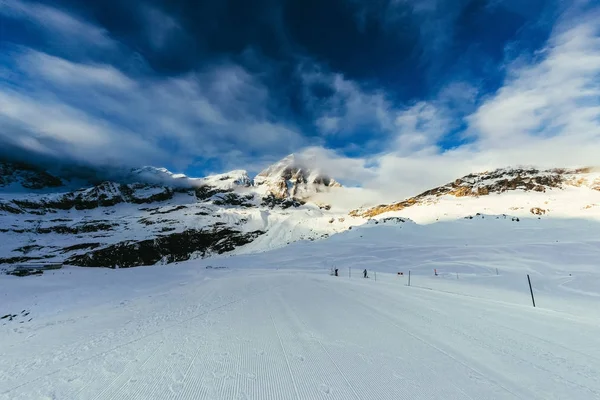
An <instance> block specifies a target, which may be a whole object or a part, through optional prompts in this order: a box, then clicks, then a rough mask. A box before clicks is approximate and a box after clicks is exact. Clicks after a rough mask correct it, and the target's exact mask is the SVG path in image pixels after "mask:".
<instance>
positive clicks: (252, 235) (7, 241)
mask: <svg viewBox="0 0 600 400" xmlns="http://www.w3.org/2000/svg"><path fill="white" fill-rule="evenodd" d="M11 168H12V167H11ZM14 168H17V167H14ZM28 168H29V167H28ZM289 168H292V167H289ZM289 168H288V167H285V168H284V170H285V171H283V172H282V173H281V174H280V175H277V178H275V181H277V179H280V178H281V179H284V180H286V181H287V180H290V179H295V182H296V189H295V190H292V191H290V192H289V193H288V192H286V193H285V194H282V195H281V196H276V195H275V194H274V193H272V192H271V191H270V187H267V186H269V185H263V186H257V185H255V184H254V182H253V180H252V179H250V178H249V177H248V174H247V173H246V171H242V170H237V171H231V172H228V173H225V174H218V175H211V176H207V177H204V178H189V177H187V176H185V175H182V174H173V173H171V172H169V171H168V170H166V169H164V168H153V167H144V168H140V169H136V170H131V171H124V172H122V171H120V172H118V173H113V172H110V171H109V173H106V174H103V173H102V171H100V172H99V173H98V174H96V176H107V175H114V176H120V177H122V178H123V179H124V181H104V182H102V181H100V182H98V183H90V182H92V180H86V179H82V180H80V178H76V180H75V181H71V180H69V178H56V179H57V181H55V182H54V183H55V184H57V185H58V183H59V182H62V181H61V179H62V180H66V181H67V182H68V184H69V185H67V186H59V187H58V188H57V189H56V190H43V191H33V190H24V189H27V188H26V187H25V186H23V182H25V181H24V180H23V179H22V177H23V176H29V175H28V174H29V172H28V171H30V169H26V170H25V171H22V170H18V168H17V169H10V171H8V170H4V172H6V174H5V175H3V176H2V177H3V180H2V182H8V181H10V182H13V183H14V181H13V176H16V177H19V179H20V180H19V181H18V182H19V183H18V184H19V185H21V186H19V187H16V189H20V190H14V187H13V186H14V185H13V186H11V187H10V188H8V190H2V187H0V240H2V241H3V246H0V264H13V263H19V262H25V261H33V260H40V261H41V260H44V261H52V262H69V263H71V264H74V265H83V266H106V267H114V266H116V265H118V266H120V267H129V266H137V265H147V264H154V263H157V262H166V263H168V262H174V261H182V260H186V259H188V258H190V257H205V256H209V255H210V254H221V253H223V252H229V251H233V250H234V249H236V248H237V247H240V246H245V245H247V244H249V243H250V242H252V241H255V240H256V239H257V238H259V237H261V236H262V237H264V236H265V235H263V233H265V232H267V231H269V230H270V229H271V228H272V227H273V226H277V224H282V225H284V226H285V228H284V230H277V229H276V232H280V233H282V234H283V236H285V237H284V238H279V237H278V236H279V235H274V236H273V237H271V236H268V235H266V236H267V239H263V238H261V241H260V243H263V242H264V243H265V245H266V246H268V248H275V247H278V246H282V245H284V244H285V243H288V242H293V241H296V240H303V239H309V240H314V239H315V238H323V237H326V236H328V235H329V234H330V233H333V232H336V231H339V230H343V229H344V227H343V224H340V225H335V226H332V227H330V228H328V229H323V228H322V227H321V226H319V224H316V225H314V226H313V228H314V229H313V228H308V227H306V228H304V227H302V228H295V227H296V226H297V225H300V224H299V221H304V220H305V219H306V215H307V210H304V209H302V208H301V207H302V206H303V205H304V204H305V203H306V202H305V200H302V199H299V198H296V197H295V196H294V193H300V192H302V193H303V194H307V193H316V192H318V190H321V187H325V186H327V185H332V184H333V182H334V181H333V180H327V179H326V178H323V177H320V176H319V175H318V174H313V173H311V174H313V175H311V176H309V175H310V174H309V175H307V173H306V172H303V171H304V170H303V171H300V170H299V169H295V170H294V171H291V170H289ZM7 171H8V172H7ZM32 171H35V173H36V174H37V175H36V177H39V176H46V175H44V172H43V171H39V170H32ZM280 172H281V171H280ZM47 175H48V176H52V175H50V174H47ZM91 175H94V174H91ZM292 175H293V176H294V177H295V178H293V177H292ZM266 178H268V179H266V180H265V181H263V183H264V182H266V181H269V179H270V178H273V177H272V176H270V177H266ZM309 178H310V179H309ZM49 179H50V178H49ZM138 179H139V181H136V180H138ZM73 182H76V183H73ZM77 182H85V183H86V185H87V187H85V188H82V189H79V190H72V191H69V188H73V186H74V185H75V184H77ZM269 182H270V181H269ZM50 183H52V181H51V182H50ZM10 184H11V185H12V183H10ZM311 210H312V208H311ZM318 210H319V211H318V212H315V211H314V210H313V211H311V215H313V216H316V218H319V215H320V214H324V213H327V212H329V208H328V207H322V206H320V208H319V209H318ZM332 213H333V212H332ZM330 217H331V216H325V215H320V218H324V219H325V220H327V219H329V218H330ZM302 225H306V224H302ZM308 225H310V224H308ZM291 230H295V231H294V232H290V231H291ZM296 231H297V233H296ZM260 243H257V246H256V249H257V251H261V247H260V246H261V244H260ZM273 243H275V244H273ZM253 249H254V247H253ZM255 251H256V250H255Z"/></svg>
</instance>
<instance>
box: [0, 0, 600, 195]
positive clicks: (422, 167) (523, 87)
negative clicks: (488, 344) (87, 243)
mask: <svg viewBox="0 0 600 400" xmlns="http://www.w3.org/2000/svg"><path fill="white" fill-rule="evenodd" d="M254 2H256V4H254V5H253V6H252V5H250V4H247V3H244V2H241V1H233V2H230V4H229V3H228V4H224V3H223V4H215V3H214V2H208V1H200V2H191V1H186V0H173V1H170V2H166V1H164V2H163V1H160V0H156V1H141V0H140V1H137V2H131V3H127V4H124V3H120V2H117V1H116V0H107V1H104V2H100V1H96V0H93V1H90V2H86V3H85V4H83V3H81V2H75V1H72V0H60V1H57V2H47V1H39V2H27V3H26V2H23V1H22V0H5V1H4V2H2V5H1V6H0V24H3V25H4V26H6V27H8V28H9V29H4V30H3V32H9V33H8V34H3V36H2V37H0V47H1V48H2V49H3V51H2V53H1V55H0V125H1V126H2V129H0V145H3V146H4V148H9V147H10V148H11V149H12V148H19V149H22V150H23V152H24V153H26V154H31V155H32V156H31V157H32V158H34V157H35V154H43V155H46V156H48V157H56V158H57V159H62V160H73V161H74V162H78V163H85V164H88V165H96V166H109V165H115V164H120V165H130V166H136V165H142V164H144V165H146V164H154V165H164V166H166V167H168V168H169V169H174V170H179V171H185V172H188V173H190V174H193V175H198V174H202V173H208V172H220V171H223V170H226V169H238V168H243V169H250V170H251V172H257V171H258V170H259V169H262V167H263V166H265V165H267V164H269V163H271V162H273V161H275V160H278V159H280V158H281V157H282V156H283V155H285V154H289V153H292V152H296V153H299V154H300V155H301V156H304V157H310V159H311V160H314V162H317V163H320V164H321V165H323V168H324V169H326V172H327V173H328V174H329V175H331V176H333V177H335V178H336V179H337V180H340V181H342V183H344V184H350V186H352V185H359V186H363V187H365V188H370V189H372V193H379V194H377V195H374V196H373V198H377V197H382V196H383V197H388V198H391V200H394V199H397V198H398V197H403V196H406V195H409V194H412V193H414V192H416V191H419V190H423V189H427V188H428V187H431V186H434V185H438V184H442V183H445V182H446V181H448V180H451V179H453V178H455V177H456V176H462V175H464V174H466V173H469V172H472V171H476V170H482V169H490V168H495V167H502V166H506V165H515V164H533V165H540V166H550V167H553V166H577V165H582V164H593V163H595V162H596V161H595V160H596V154H597V153H598V151H599V150H600V148H599V146H600V140H599V139H600V128H599V123H600V122H599V121H600V101H599V100H598V99H599V98H600V96H599V94H600V93H599V92H600V84H599V81H598V76H600V31H599V28H598V24H597V23H596V22H595V21H597V20H598V17H599V15H600V14H599V12H600V10H599V9H598V7H597V5H596V6H594V4H593V3H591V2H581V1H575V0H573V1H570V2H568V1H567V2H544V1H532V2H528V3H527V4H524V3H523V2H517V1H508V2H496V1H491V0H490V1H487V2H481V1H475V0H461V1H459V2H453V1H449V0H427V1H418V2H417V1H412V0H385V1H381V2H379V1H378V2H365V1H362V0H336V1H334V2H328V3H327V4H324V3H322V2H316V1H312V0H311V1H305V2H301V1H295V0H293V1H289V2H284V3H277V4H274V3H273V4H272V2H271V1H270V0H254ZM567 3H568V4H567ZM269 4H270V5H271V6H272V7H267V6H268V5H269ZM261 10H265V11H264V12H263V11H261ZM308 15H312V16H313V17H314V18H311V19H307V18H305V17H306V16H308ZM328 15H337V18H333V19H332V18H324V17H325V16H328ZM322 17H323V18H322ZM307 21H310V22H307ZM32 28H33V29H32ZM380 190H382V191H383V192H385V193H383V192H377V191H380Z"/></svg>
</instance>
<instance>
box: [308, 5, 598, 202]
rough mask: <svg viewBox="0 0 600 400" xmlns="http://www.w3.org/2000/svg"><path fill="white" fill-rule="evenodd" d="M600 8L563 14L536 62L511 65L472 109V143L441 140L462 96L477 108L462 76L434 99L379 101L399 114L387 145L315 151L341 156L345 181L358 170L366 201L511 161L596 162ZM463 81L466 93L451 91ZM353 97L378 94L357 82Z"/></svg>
mask: <svg viewBox="0 0 600 400" xmlns="http://www.w3.org/2000/svg"><path fill="white" fill-rule="evenodd" d="M599 17H600V13H599V12H598V10H596V12H592V13H588V17H587V18H583V19H582V18H581V16H579V18H578V19H569V20H568V21H566V20H565V21H561V23H560V24H559V25H558V26H557V27H556V29H555V31H554V34H553V35H552V37H551V39H550V40H549V42H548V44H547V46H546V47H545V48H544V49H542V50H540V51H539V53H538V54H537V56H536V58H535V60H536V61H534V62H532V63H530V64H523V62H522V61H521V60H519V62H515V63H514V64H512V65H509V66H508V67H507V70H508V74H507V77H506V80H505V82H504V84H503V86H502V87H501V88H500V89H499V90H498V91H497V92H496V93H494V94H492V95H490V96H488V97H486V98H483V99H482V100H481V101H480V102H479V105H478V106H477V107H476V108H475V109H474V111H473V112H472V113H471V114H470V115H468V116H467V118H466V122H467V127H466V128H465V130H464V132H462V135H467V138H469V139H470V142H469V143H468V144H463V145H461V146H460V147H458V148H455V149H452V150H447V151H444V150H443V149H441V148H439V147H438V146H437V145H436V143H437V141H438V140H439V139H440V138H442V137H443V136H444V135H446V134H448V133H451V132H453V131H454V129H456V128H457V127H458V124H457V123H458V122H460V119H457V115H456V114H455V112H456V101H457V99H458V101H459V103H460V104H466V105H467V106H468V107H467V108H465V109H468V108H469V107H473V104H474V98H475V97H476V96H477V91H476V89H474V88H471V87H469V86H468V85H466V86H464V85H462V84H461V85H458V86H456V85H454V86H453V85H451V86H449V87H448V88H446V89H443V90H442V91H441V92H440V94H439V96H438V98H437V99H434V100H432V101H429V102H422V103H417V104H415V105H412V106H410V107H407V108H405V109H394V108H391V107H389V106H386V107H380V108H378V109H379V110H383V112H385V113H386V114H385V115H384V116H382V117H380V120H382V121H389V120H393V121H394V125H393V131H394V133H393V135H392V137H393V140H392V141H391V142H390V146H389V148H388V150H387V151H385V152H382V153H380V154H378V155H375V156H373V157H370V158H362V159H356V158H346V157H343V156H332V155H331V154H327V153H326V152H324V151H318V150H315V149H312V150H311V151H312V152H313V154H319V155H320V160H319V162H321V163H324V165H328V164H327V162H328V161H327V159H330V158H333V159H335V165H334V167H335V170H336V171H337V172H339V173H340V175H338V176H339V177H340V179H341V180H344V179H346V178H348V179H351V177H352V176H355V177H358V179H359V180H360V182H361V184H362V185H363V186H364V187H366V188H368V189H370V192H369V193H368V195H367V197H366V198H365V199H364V200H365V201H372V200H373V196H372V193H373V191H376V192H378V193H379V198H380V199H382V200H385V201H388V202H389V201H397V200H400V199H402V198H405V197H408V196H413V195H416V194H418V193H420V192H422V191H424V190H427V189H429V188H432V187H435V186H438V185H441V184H445V183H447V182H450V181H452V180H454V179H456V178H458V177H461V176H463V175H466V174H468V173H471V172H477V171H485V170H490V169H494V168H499V167H505V166H525V165H526V166H538V167H541V168H551V167H577V166H587V165H598V154H600V80H599V79H598V78H599V77H600V26H599V25H598V24H597V21H598V18H599ZM456 90H458V91H459V94H458V95H456V96H454V94H455V91H456ZM353 96H354V97H355V98H364V97H365V96H366V98H367V99H369V98H370V96H371V95H370V94H369V93H364V92H360V91H359V92H353ZM449 96H450V101H449V100H448V99H449ZM383 98H384V99H385V97H383ZM364 103H365V104H372V103H369V102H368V101H366V102H364ZM379 104H389V102H388V103H386V102H385V101H382V102H380V103H379ZM338 115H341V116H343V117H348V114H345V113H341V114H338ZM356 115H359V116H360V115H361V114H360V113H358V114H356ZM356 115H352V116H351V117H349V119H350V120H351V121H352V120H353V118H354V117H355V116H356ZM341 125H342V126H343V123H341ZM455 133H458V134H459V136H460V135H461V132H455ZM332 168H333V167H332ZM346 170H347V171H348V172H347V173H344V171H346ZM333 175H334V176H335V174H333ZM357 201H358V200H357Z"/></svg>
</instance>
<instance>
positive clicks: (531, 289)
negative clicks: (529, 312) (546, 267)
mask: <svg viewBox="0 0 600 400" xmlns="http://www.w3.org/2000/svg"><path fill="white" fill-rule="evenodd" d="M527 282H529V291H530V292H531V301H532V302H533V306H534V307H535V297H533V288H532V287H531V278H529V274H527Z"/></svg>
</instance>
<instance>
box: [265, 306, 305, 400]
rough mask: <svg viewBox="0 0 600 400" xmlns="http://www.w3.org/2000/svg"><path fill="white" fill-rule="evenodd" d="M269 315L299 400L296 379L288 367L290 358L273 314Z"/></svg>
mask: <svg viewBox="0 0 600 400" xmlns="http://www.w3.org/2000/svg"><path fill="white" fill-rule="evenodd" d="M269 317H270V318H271V322H272V323H273V328H275V333H276V334H277V339H279V345H280V346H281V351H282V352H283V356H284V357H285V363H286V364H287V369H288V372H289V373H290V378H292V383H293V384H294V391H295V392H296V399H298V400H300V392H298V386H297V385H296V379H294V373H293V372H292V368H291V367H290V360H289V359H288V356H287V353H286V351H285V347H284V346H283V341H282V340H281V335H280V334H279V330H278V329H277V325H276V324H275V320H274V319H273V315H271V313H269Z"/></svg>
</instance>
